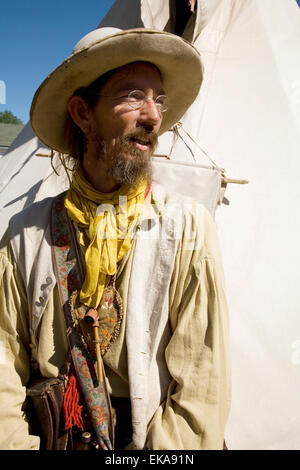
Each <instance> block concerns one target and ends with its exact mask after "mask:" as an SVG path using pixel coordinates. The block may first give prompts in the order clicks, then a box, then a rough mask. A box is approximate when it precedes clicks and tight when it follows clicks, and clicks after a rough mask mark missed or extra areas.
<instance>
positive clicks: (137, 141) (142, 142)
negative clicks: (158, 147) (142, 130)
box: [130, 136, 152, 150]
mask: <svg viewBox="0 0 300 470" xmlns="http://www.w3.org/2000/svg"><path fill="white" fill-rule="evenodd" d="M130 140H131V142H133V144H134V145H135V147H137V148H139V149H140V150H148V149H149V148H150V147H151V146H152V141H151V140H149V139H143V138H140V137H134V136H132V137H130Z"/></svg>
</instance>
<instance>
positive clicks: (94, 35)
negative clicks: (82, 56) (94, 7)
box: [73, 28, 122, 54]
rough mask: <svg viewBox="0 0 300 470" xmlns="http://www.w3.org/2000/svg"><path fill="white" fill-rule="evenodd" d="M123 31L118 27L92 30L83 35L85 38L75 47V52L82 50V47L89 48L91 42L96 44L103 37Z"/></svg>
mask: <svg viewBox="0 0 300 470" xmlns="http://www.w3.org/2000/svg"><path fill="white" fill-rule="evenodd" d="M120 32H122V30H121V29H118V28H99V29H95V30H94V31H90V32H89V33H88V34H86V35H85V36H83V38H81V39H80V41H78V43H77V44H76V45H75V47H74V49H73V54H76V53H77V52H79V51H81V50H82V49H87V48H88V47H89V46H90V45H91V44H94V43H96V42H98V41H101V40H102V39H104V38H106V37H109V36H112V35H113V34H116V33H120Z"/></svg>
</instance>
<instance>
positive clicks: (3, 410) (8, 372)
mask: <svg viewBox="0 0 300 470" xmlns="http://www.w3.org/2000/svg"><path fill="white" fill-rule="evenodd" d="M29 343H30V341H29V327H28V309H27V300H26V294H25V289H24V287H23V285H22V280H21V278H20V276H19V275H18V271H17V269H16V266H15V264H14V261H13V257H12V254H11V253H10V249H9V241H8V237H7V235H5V236H4V237H3V239H2V241H1V247H0V370H1V374H0V396H1V400H0V403H1V405H0V423H1V426H0V449H3V450H31V449H32V450H38V449H39V437H37V436H33V435H30V434H29V427H28V422H27V420H26V417H25V408H24V405H25V398H26V384H27V382H28V381H29V378H30V360H29V354H28V353H29Z"/></svg>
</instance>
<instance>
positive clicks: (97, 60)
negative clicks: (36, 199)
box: [30, 28, 202, 153]
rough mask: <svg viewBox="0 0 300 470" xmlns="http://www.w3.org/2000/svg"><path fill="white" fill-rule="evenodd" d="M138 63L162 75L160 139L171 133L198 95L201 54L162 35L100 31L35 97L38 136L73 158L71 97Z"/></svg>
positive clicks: (82, 42)
mask: <svg viewBox="0 0 300 470" xmlns="http://www.w3.org/2000/svg"><path fill="white" fill-rule="evenodd" d="M138 61H143V62H150V63H152V64H154V65H156V67H157V68H158V69H159V70H160V73H161V79H162V83H163V87H164V90H165V92H166V94H167V95H168V97H169V109H168V110H167V111H166V112H165V113H164V114H163V120H162V125H161V128H160V134H162V133H164V132H165V131H167V130H169V129H170V128H171V127H172V126H173V125H174V124H175V123H176V122H178V121H179V119H180V118H181V117H182V116H183V114H184V113H185V112H186V110H187V109H188V108H189V106H190V105H191V104H192V103H193V101H194V100H195V98H196V96H197V94H198V92H199V89H200V85H201V82H202V65H201V59H200V55H199V53H198V51H197V50H196V49H195V48H194V47H193V46H192V45H191V44H190V43H189V42H187V41H185V40H183V39H182V38H180V37H179V36H176V35H174V34H171V33H166V32H163V31H156V30H150V29H144V28H141V29H130V30H125V31H122V30H120V29H116V28H99V29H96V30H95V31H92V32H90V33H89V34H87V35H86V36H84V37H83V38H82V39H81V40H80V41H79V42H78V43H77V44H76V46H75V47H74V49H73V52H72V54H71V55H70V57H68V58H67V59H66V60H65V61H64V62H62V64H60V65H59V66H58V67H57V68H56V69H55V70H54V71H53V72H52V73H50V75H49V76H48V77H47V78H46V79H45V80H44V81H43V82H42V84H41V85H40V87H39V88H38V90H37V91H36V93H35V95H34V98H33V101H32V105H31V110H30V119H31V125H32V128H33V130H34V132H35V133H36V135H37V136H38V137H39V138H40V140H41V141H42V142H43V143H44V144H46V145H47V146H49V147H50V148H52V149H54V150H56V151H58V152H61V153H69V148H68V143H67V139H66V138H65V127H66V122H67V117H68V102H69V99H70V98H71V96H72V95H73V94H74V92H75V91H76V90H77V89H78V88H81V87H86V86H88V85H90V84H91V83H92V82H93V81H94V80H96V79H97V78H98V77H100V76H101V75H103V74H104V73H106V72H108V71H110V70H113V69H116V68H118V67H121V66H123V65H126V64H129V63H132V62H138Z"/></svg>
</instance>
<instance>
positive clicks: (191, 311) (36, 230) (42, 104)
mask: <svg viewBox="0 0 300 470" xmlns="http://www.w3.org/2000/svg"><path fill="white" fill-rule="evenodd" d="M178 60H180V69H179V67H178ZM201 77H202V69H201V62H200V58H199V55H198V53H197V52H196V50H195V49H194V48H193V47H192V46H191V45H190V44H188V43H187V42H185V41H183V40H182V39H180V38H179V37H177V36H174V35H172V34H169V33H163V32H158V31H150V30H145V29H140V30H129V31H119V30H115V29H110V28H104V29H102V30H101V29H100V30H96V31H93V32H91V33H89V34H88V35H87V36H85V37H84V38H83V39H82V40H81V41H79V43H78V44H77V45H76V46H75V48H74V51H73V53H72V55H71V56H70V57H69V58H68V59H66V60H65V61H64V62H63V63H62V64H61V65H60V66H59V67H58V68H57V69H56V70H55V71H54V72H52V74H50V75H49V76H48V77H47V79H46V80H45V81H44V82H43V83H42V85H41V86H40V88H39V89H38V91H37V92H36V94H35V97H34V100H33V104H32V109H31V123H32V126H33V129H34V130H35V132H36V134H37V135H38V136H39V138H40V139H41V140H42V141H43V142H44V143H45V144H47V145H48V146H49V147H51V148H52V149H54V150H56V151H58V152H61V153H63V154H65V155H66V154H68V155H69V156H70V157H72V158H73V160H75V163H76V165H75V170H74V173H73V178H72V183H71V187H70V190H69V191H68V192H67V193H66V194H63V195H60V196H58V197H57V198H54V200H53V199H52V198H48V199H46V200H44V201H41V202H40V203H36V204H33V205H32V206H30V207H29V208H28V209H27V210H25V211H23V212H22V213H20V214H18V215H16V216H15V217H14V218H13V219H12V221H11V223H10V226H9V229H8V231H7V233H6V235H5V236H4V238H3V240H2V243H1V258H0V263H1V264H0V267H1V268H0V269H1V271H0V274H1V297H0V302H1V303H0V311H1V315H0V326H1V337H0V339H1V342H2V347H3V349H4V351H5V360H3V361H2V362H3V365H2V374H1V379H0V386H1V403H2V409H1V448H5V449H9V448H12V449H38V448H39V442H40V441H39V437H37V436H35V435H34V434H31V428H30V426H29V424H28V422H27V419H26V418H25V417H24V415H23V412H24V406H25V405H24V403H25V387H26V386H28V384H29V382H30V379H31V378H32V376H33V375H34V373H37V372H38V373H39V374H41V376H42V377H46V378H47V377H58V376H59V374H63V375H64V379H65V382H66V390H65V396H64V422H65V423H64V424H65V426H66V429H67V430H68V437H69V438H68V442H67V444H66V446H68V448H76V445H75V443H74V441H75V440H76V439H75V437H76V436H78V435H79V436H80V435H81V432H83V431H87V430H88V431H90V434H91V439H92V445H93V446H94V447H96V448H99V447H100V448H101V449H111V448H116V449H120V448H126V449H144V448H147V449H222V447H223V439H224V430H225V424H226V420H227V416H228V410H229V400H230V372H229V361H228V318H227V317H228V314H227V307H226V300H225V294H224V281H223V271H222V266H221V261H220V253H219V248H218V241H217V236H216V229H215V225H214V222H213V221H212V220H211V217H210V216H209V214H208V213H207V211H206V210H205V209H204V207H202V206H200V205H197V204H195V203H194V202H193V201H191V200H190V199H187V198H185V197H183V196H181V195H179V194H177V193H170V192H168V191H167V190H166V189H165V188H163V187H162V186H159V185H157V184H155V183H154V182H152V179H151V159H150V157H151V155H152V153H153V151H154V148H155V144H156V142H157V136H158V135H159V134H160V133H163V132H165V131H167V130H168V129H169V128H171V127H172V125H174V124H175V123H176V122H177V121H178V120H179V119H180V117H181V116H182V114H183V113H184V112H185V111H186V109H187V108H188V107H189V106H190V104H191V103H192V101H193V100H194V99H195V97H196V96H197V94H198V91H199V87H200V84H201ZM89 321H91V322H92V325H91V324H89V323H88V322H89ZM99 349H101V352H102V359H103V362H104V370H103V366H102V359H101V357H99ZM95 371H97V374H98V375H95ZM108 394H109V396H110V400H109V399H108ZM110 405H112V409H113V410H114V411H115V420H116V426H115V431H116V433H115V434H116V435H115V444H114V437H113V433H112V432H111V427H110V426H111V423H112V416H111V413H110ZM74 436H75V437H74ZM85 437H86V435H85V436H84V438H85Z"/></svg>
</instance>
